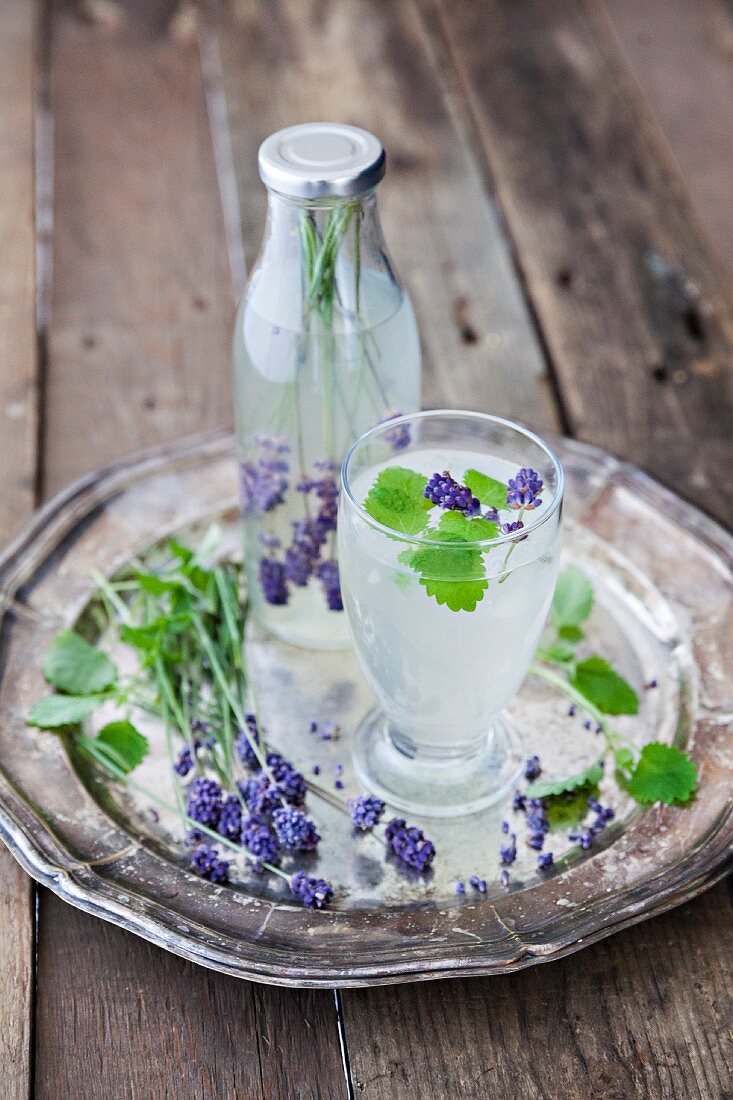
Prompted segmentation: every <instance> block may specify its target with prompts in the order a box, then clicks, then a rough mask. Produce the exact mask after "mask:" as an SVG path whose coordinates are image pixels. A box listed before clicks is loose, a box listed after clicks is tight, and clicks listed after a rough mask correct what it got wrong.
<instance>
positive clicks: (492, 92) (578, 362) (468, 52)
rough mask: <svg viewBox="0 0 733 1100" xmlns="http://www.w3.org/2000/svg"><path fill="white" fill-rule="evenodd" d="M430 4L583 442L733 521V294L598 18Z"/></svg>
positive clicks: (497, 5)
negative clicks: (732, 469)
mask: <svg viewBox="0 0 733 1100" xmlns="http://www.w3.org/2000/svg"><path fill="white" fill-rule="evenodd" d="M425 2H426V5H427V6H428V7H429V8H430V9H431V10H433V11H437V12H438V14H439V17H440V21H441V26H442V31H443V34H444V35H445V38H446V40H447V41H448V43H449V45H450V48H451V52H452V56H453V58H454V61H455V64H456V67H457V69H458V71H459V73H460V75H461V78H462V80H463V82H464V86H465V88H466V91H467V94H468V97H469V99H470V102H471V105H472V108H473V114H474V117H475V119H476V124H477V129H478V132H479V134H480V137H481V141H482V145H483V148H484V150H485V154H486V159H487V165H489V166H490V168H489V170H490V173H491V175H492V178H493V182H494V186H495V189H496V193H497V195H498V197H499V201H500V204H501V207H502V210H503V213H504V216H505V218H506V222H507V225H508V228H509V231H510V233H511V235H512V238H513V241H514V244H515V247H516V250H517V253H518V258H519V263H520V264H521V267H522V270H523V272H524V276H525V280H526V285H527V288H528V291H529V294H530V297H531V300H532V302H533V305H534V309H535V311H536V314H537V317H538V319H539V322H540V324H541V326H542V329H543V332H544V335H545V341H546V345H547V347H548V349H549V353H550V355H551V357H552V361H553V364H554V368H555V372H556V376H557V379H558V382H559V385H560V388H561V390H562V395H563V399H564V402H565V407H566V411H567V417H568V421H569V424H570V426H571V428H572V430H573V432H574V433H575V434H577V435H578V436H580V437H582V438H583V439H587V440H590V441H592V442H596V443H601V444H603V445H605V446H606V447H608V448H609V449H610V450H612V451H614V452H616V453H618V454H620V455H622V456H624V457H627V458H630V459H632V460H634V461H636V462H637V463H639V464H640V465H641V466H643V467H645V468H646V469H648V470H649V471H650V472H651V473H653V474H655V475H657V476H658V477H659V478H660V479H661V480H662V481H664V482H666V483H667V484H668V485H671V486H672V487H674V488H676V489H678V490H679V491H680V492H681V493H682V494H683V495H685V496H687V497H688V498H690V499H692V500H695V501H697V502H699V503H701V504H702V505H703V507H706V508H708V509H709V510H710V511H711V512H713V513H714V514H716V515H718V516H725V515H726V513H728V514H730V509H731V507H733V478H731V477H730V476H728V473H727V470H728V468H729V450H728V440H729V435H730V408H731V390H732V389H733V382H732V379H731V371H730V361H731V353H732V352H733V310H732V307H731V298H730V291H729V286H728V283H727V279H726V276H725V274H724V271H723V269H722V266H720V265H719V264H718V263H717V261H716V258H715V257H714V256H713V255H712V254H711V252H710V249H709V247H708V245H707V242H706V239H705V234H704V233H701V232H700V228H699V223H698V219H697V217H696V214H695V211H694V209H693V208H692V205H691V203H690V201H689V196H688V195H687V193H686V191H685V188H684V185H683V183H682V181H681V179H680V176H679V173H678V171H677V169H676V166H675V164H674V163H673V161H672V160H671V158H670V156H669V151H668V146H667V144H666V142H665V141H664V139H663V137H662V136H661V135H660V132H659V129H658V127H657V126H656V124H655V123H654V120H653V119H652V118H651V116H650V115H649V114H648V112H647V110H646V107H645V104H644V103H643V101H642V99H641V97H640V96H639V95H638V92H637V87H636V84H635V82H634V81H633V78H631V77H630V75H629V73H628V70H627V69H626V68H625V66H624V64H623V62H622V59H621V57H620V55H619V53H618V50H617V48H616V46H615V43H614V41H613V37H612V35H611V34H610V33H609V30H608V25H607V22H606V20H605V18H604V17H603V15H602V13H600V14H599V9H598V7H597V3H596V2H595V0H585V2H584V0H562V2H560V3H555V4H543V3H541V2H538V0H524V2H520V3H516V2H510V0H490V2H487V3H484V4H473V3H470V2H469V0H455V2H451V3H450V4H448V3H445V2H444V0H425Z"/></svg>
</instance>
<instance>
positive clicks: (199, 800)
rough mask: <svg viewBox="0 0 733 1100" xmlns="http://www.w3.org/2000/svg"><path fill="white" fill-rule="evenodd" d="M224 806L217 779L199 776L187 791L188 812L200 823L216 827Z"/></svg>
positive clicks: (211, 827)
mask: <svg viewBox="0 0 733 1100" xmlns="http://www.w3.org/2000/svg"><path fill="white" fill-rule="evenodd" d="M221 807H222V796H221V787H220V786H219V784H218V783H217V782H216V780H215V779H206V778H205V777H204V776H198V777H197V778H196V779H194V781H193V783H191V786H190V787H189V788H188V790H187V791H186V813H187V814H188V816H189V817H190V818H192V819H193V820H194V821H198V823H199V824H200V825H207V826H208V827H209V828H210V829H215V828H216V827H217V825H218V824H219V815H220V813H221Z"/></svg>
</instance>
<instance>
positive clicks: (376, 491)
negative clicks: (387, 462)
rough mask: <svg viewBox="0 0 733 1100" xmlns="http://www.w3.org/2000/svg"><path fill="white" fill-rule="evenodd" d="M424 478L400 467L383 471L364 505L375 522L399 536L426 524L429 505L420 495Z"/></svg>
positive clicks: (421, 494)
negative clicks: (397, 533)
mask: <svg viewBox="0 0 733 1100" xmlns="http://www.w3.org/2000/svg"><path fill="white" fill-rule="evenodd" d="M424 488H425V478H424V477H423V476H422V474H418V473H416V471H415V470H406V469H404V467H402V466H390V467H388V468H387V469H386V470H382V472H381V473H380V475H379V477H378V478H377V480H376V481H375V482H374V485H373V486H372V488H371V489H370V490H369V495H368V496H367V498H366V500H365V501H364V508H365V509H366V511H367V512H368V513H369V515H370V516H371V517H372V519H375V520H376V521H377V523H381V524H383V526H384V527H390V528H391V529H392V530H393V531H397V532H399V534H401V535H418V534H420V532H421V531H424V530H425V528H426V527H427V525H428V512H429V511H430V509H431V508H432V504H431V503H430V501H429V500H426V499H425V497H424V495H423V490H424Z"/></svg>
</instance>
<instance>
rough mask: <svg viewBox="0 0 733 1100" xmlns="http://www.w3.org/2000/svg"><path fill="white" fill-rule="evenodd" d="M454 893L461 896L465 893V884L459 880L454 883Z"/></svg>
mask: <svg viewBox="0 0 733 1100" xmlns="http://www.w3.org/2000/svg"><path fill="white" fill-rule="evenodd" d="M456 893H457V894H460V895H463V894H465V893H466V884H465V882H461V881H460V880H459V881H458V882H457V883H456Z"/></svg>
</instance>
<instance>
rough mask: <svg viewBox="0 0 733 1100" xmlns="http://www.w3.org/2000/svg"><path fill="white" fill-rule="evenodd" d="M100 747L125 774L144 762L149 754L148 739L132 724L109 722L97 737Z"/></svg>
mask: <svg viewBox="0 0 733 1100" xmlns="http://www.w3.org/2000/svg"><path fill="white" fill-rule="evenodd" d="M96 743H97V745H98V747H100V748H101V749H102V751H103V752H106V753H107V754H108V755H109V756H110V758H111V759H112V760H113V761H114V763H116V764H117V766H118V767H120V768H122V770H123V771H125V772H131V771H132V770H133V768H136V767H137V765H138V764H139V763H140V762H141V761H142V760H144V758H145V757H146V756H147V753H148V739H147V737H144V736H143V735H142V733H140V731H139V730H138V729H136V728H135V726H133V724H132V722H108V723H107V725H106V726H103V728H102V729H101V730H100V731H99V733H98V734H97V737H96Z"/></svg>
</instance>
